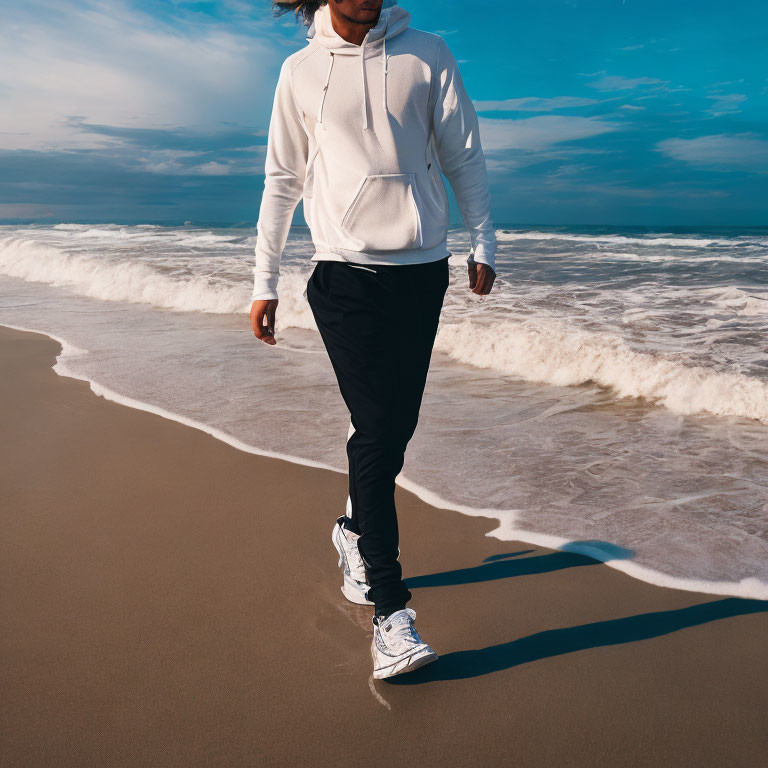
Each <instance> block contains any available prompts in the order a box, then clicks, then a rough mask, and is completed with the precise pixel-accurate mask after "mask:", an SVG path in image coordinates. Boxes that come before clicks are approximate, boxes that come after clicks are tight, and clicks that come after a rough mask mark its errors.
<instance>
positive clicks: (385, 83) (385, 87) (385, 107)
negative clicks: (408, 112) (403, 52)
mask: <svg viewBox="0 0 768 768" xmlns="http://www.w3.org/2000/svg"><path fill="white" fill-rule="evenodd" d="M382 44H383V46H384V52H383V56H384V82H383V88H382V90H383V91H384V114H385V115H387V117H389V110H388V109H387V69H388V67H387V38H386V37H385V38H384V39H383V41H382Z"/></svg>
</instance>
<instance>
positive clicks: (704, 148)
mask: <svg viewBox="0 0 768 768" xmlns="http://www.w3.org/2000/svg"><path fill="white" fill-rule="evenodd" d="M656 148H657V150H658V151H659V152H662V153H663V154H664V155H666V156H667V157H671V158H673V159H674V160H679V161H681V162H684V163H688V164H689V165H696V166H701V167H708V168H713V169H716V170H754V171H757V172H765V171H768V141H767V140H765V139H763V138H761V137H760V136H759V135H758V134H755V133H732V134H727V133H720V134H716V135H713V136H699V137H698V138H696V139H677V138H675V139H664V140H663V141H660V142H658V144H656Z"/></svg>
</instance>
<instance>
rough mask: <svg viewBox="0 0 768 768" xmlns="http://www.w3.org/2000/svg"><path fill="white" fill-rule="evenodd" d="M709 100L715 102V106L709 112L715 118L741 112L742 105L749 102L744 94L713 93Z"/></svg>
mask: <svg viewBox="0 0 768 768" xmlns="http://www.w3.org/2000/svg"><path fill="white" fill-rule="evenodd" d="M707 98H708V99H712V101H714V104H712V106H711V107H710V108H709V109H708V110H707V112H708V113H709V114H710V115H712V116H713V117H720V116H721V115H733V114H736V113H737V112H741V104H742V102H744V101H746V100H747V97H746V95H745V94H743V93H711V94H709V96H707Z"/></svg>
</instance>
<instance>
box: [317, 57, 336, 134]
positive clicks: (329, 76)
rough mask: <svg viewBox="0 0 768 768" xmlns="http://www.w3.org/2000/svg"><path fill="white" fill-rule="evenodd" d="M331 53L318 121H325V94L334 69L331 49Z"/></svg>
mask: <svg viewBox="0 0 768 768" xmlns="http://www.w3.org/2000/svg"><path fill="white" fill-rule="evenodd" d="M329 53H330V54H331V55H330V57H329V61H328V72H327V74H326V75H325V84H324V85H323V95H322V96H321V97H320V109H319V110H318V112H317V122H318V123H322V122H323V104H325V94H326V93H327V92H328V83H330V81H331V70H332V69H333V51H329Z"/></svg>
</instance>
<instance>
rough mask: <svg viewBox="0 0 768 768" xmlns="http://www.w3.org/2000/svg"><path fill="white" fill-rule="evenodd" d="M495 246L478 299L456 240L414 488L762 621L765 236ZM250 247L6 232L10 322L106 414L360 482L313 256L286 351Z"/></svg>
mask: <svg viewBox="0 0 768 768" xmlns="http://www.w3.org/2000/svg"><path fill="white" fill-rule="evenodd" d="M497 237H498V240H499V246H500V247H499V254H498V257H497V262H498V279H497V282H496V286H495V288H494V292H493V293H492V294H491V295H489V296H486V297H482V298H481V297H477V296H475V295H474V294H471V293H470V292H469V291H468V290H467V287H466V267H465V258H466V252H467V248H468V243H467V237H466V233H465V232H463V231H462V230H460V229H456V230H452V231H451V232H450V236H449V248H450V250H451V252H452V254H453V255H452V256H451V260H450V261H451V269H452V275H451V286H450V288H449V291H448V294H447V296H446V301H445V306H444V311H443V315H442V318H441V323H440V328H439V331H438V336H437V339H436V342H435V353H434V355H433V362H432V368H431V371H430V375H429V380H428V384H427V390H426V392H425V396H424V403H423V406H422V412H421V420H420V424H419V427H418V429H417V432H416V434H415V435H414V438H413V440H412V441H411V444H410V446H409V449H408V453H407V455H406V462H405V465H404V468H403V472H402V474H401V475H400V477H399V479H398V482H399V484H400V485H402V486H404V487H406V488H408V489H409V490H412V491H414V492H415V493H417V494H418V495H420V496H421V497H422V498H424V499H425V500H426V501H428V502H430V503H433V504H436V505H437V506H440V507H443V508H448V509H455V510H457V511H460V512H463V513H465V514H471V515H480V516H485V517H489V518H491V519H494V520H495V521H496V523H497V527H496V528H495V529H494V530H492V531H491V532H490V533H489V535H493V536H497V537H499V538H502V539H509V540H512V539H522V540H525V541H529V542H531V543H536V544H541V545H544V546H553V547H560V548H568V549H569V550H571V551H581V552H584V553H586V554H590V555H592V556H595V557H597V558H598V559H601V560H604V561H606V562H608V563H609V564H610V565H611V566H612V567H616V568H619V569H620V570H623V571H624V572H626V573H628V574H630V575H633V576H636V577H638V578H642V579H644V580H646V581H650V582H652V583H656V584H661V585H667V586H675V587H678V588H683V589H693V590H700V591H707V592H712V593H719V594H734V595H743V596H748V597H759V598H762V599H768V356H766V347H768V342H766V338H768V336H767V335H766V331H768V279H767V278H768V230H766V229H757V228H752V229H732V230H725V229H717V230H708V231H703V230H701V231H692V230H682V229H675V230H671V231H650V230H640V229H618V230H610V229H608V228H580V229H568V230H566V229H556V228H537V229H530V230H523V229H520V228H499V229H498V230H497ZM254 244H255V237H254V232H253V230H250V229H238V228H210V227H197V226H194V225H186V226H183V227H163V226H156V225H136V226H119V225H103V224H99V225H83V224H58V225H53V226H44V225H27V226H4V227H0V323H3V324H6V325H10V326H13V327H18V328H26V329H33V330H38V331H42V332H45V333H48V334H49V335H52V336H53V337H54V338H57V339H59V340H60V341H61V342H62V344H63V346H64V349H63V352H62V354H61V356H60V358H59V362H58V363H57V366H56V369H57V371H58V372H59V373H61V374H62V375H69V376H75V377H78V378H82V379H86V380H88V381H90V382H91V385H92V388H93V389H94V391H96V392H97V393H98V394H101V395H104V396H106V397H110V398H111V399H115V400H118V401H120V402H124V403H126V404H127V405H130V406H132V407H138V408H144V409H145V410H151V411H153V412H155V413H159V414H161V415H164V416H166V417H169V418H175V419H177V420H179V421H182V422H184V423H187V424H190V425H191V426H194V427H196V428H199V429H204V430H205V431H207V432H209V433H211V434H213V435H215V436H216V437H218V438H219V439H223V440H226V441H227V442H230V443H231V444H233V445H235V446H236V447H238V448H240V449H241V450H250V451H253V452H255V453H261V454H265V455H270V456H279V457H281V458H286V459H289V460H292V461H298V462H300V463H307V464H311V465H313V466H322V467H326V468H328V469H333V470H336V471H342V472H343V471H345V468H346V454H345V451H344V440H345V438H346V434H347V428H348V415H347V412H346V409H345V408H344V405H343V401H342V400H341V398H340V396H339V394H338V390H337V388H336V383H335V379H334V377H333V372H332V369H331V367H330V363H329V362H328V360H327V356H326V355H325V351H324V349H323V347H322V343H321V341H320V339H319V336H318V334H317V332H316V327H315V324H314V320H313V318H312V315H311V312H310V310H309V306H308V305H307V303H306V298H305V296H304V290H305V287H306V281H307V279H308V277H309V274H310V272H311V269H312V266H313V265H312V264H311V263H310V261H309V257H310V256H311V254H312V252H313V250H312V244H311V240H310V238H309V234H308V232H307V230H306V228H304V227H294V228H292V230H291V235H290V238H289V242H288V246H287V248H286V253H285V256H284V259H283V266H282V269H281V280H280V305H279V308H278V318H277V333H278V345H277V346H276V347H274V348H270V347H267V345H264V344H260V343H258V342H257V341H256V340H255V339H254V338H253V335H252V333H251V332H250V328H249V324H248V309H249V304H250V302H249V296H250V287H251V286H250V283H251V274H252V273H251V269H252V254H253V245H254ZM343 501H344V500H342V501H341V504H342V506H343ZM328 514H329V515H332V514H333V515H335V514H336V513H335V512H334V511H333V510H329V511H328Z"/></svg>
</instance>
